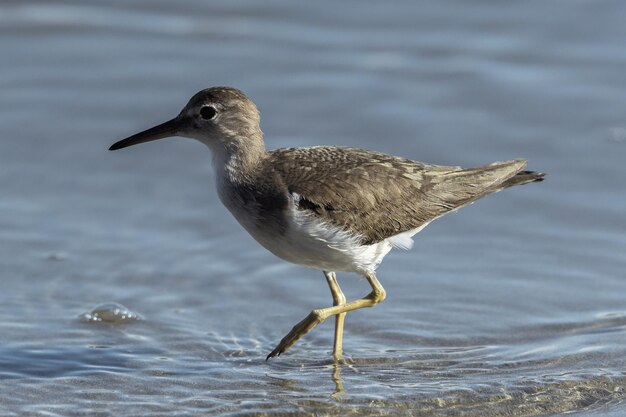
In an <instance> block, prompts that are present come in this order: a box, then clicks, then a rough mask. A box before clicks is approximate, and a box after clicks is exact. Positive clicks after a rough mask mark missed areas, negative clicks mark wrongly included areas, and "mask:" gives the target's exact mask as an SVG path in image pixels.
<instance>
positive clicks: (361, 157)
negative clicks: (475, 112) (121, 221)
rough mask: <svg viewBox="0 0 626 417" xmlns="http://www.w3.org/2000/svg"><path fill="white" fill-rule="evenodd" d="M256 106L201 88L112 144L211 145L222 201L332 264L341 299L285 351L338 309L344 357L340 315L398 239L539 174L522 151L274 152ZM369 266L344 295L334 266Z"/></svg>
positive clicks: (379, 296) (304, 325)
mask: <svg viewBox="0 0 626 417" xmlns="http://www.w3.org/2000/svg"><path fill="white" fill-rule="evenodd" d="M259 124H260V115H259V111H258V109H257V108H256V106H255V105H254V103H252V101H250V100H249V99H248V98H247V97H246V95H245V94H244V93H243V92H241V91H239V90H237V89H234V88H231V87H213V88H209V89H206V90H202V91H200V92H199V93H197V94H196V95H194V96H193V97H192V98H191V99H190V100H189V103H188V104H187V105H186V106H185V108H184V109H183V110H182V111H181V112H180V114H179V115H178V116H177V117H176V118H174V119H172V120H170V121H168V122H165V123H163V124H161V125H158V126H155V127H153V128H151V129H148V130H146V131H144V132H141V133H138V134H136V135H133V136H131V137H129V138H127V139H124V140H122V141H119V142H117V143H115V144H114V145H113V146H111V148H110V149H111V150H115V149H120V148H123V147H126V146H131V145H135V144H138V143H143V142H147V141H151V140H155V139H159V138H163V137H168V136H184V137H190V138H194V139H197V140H199V141H200V142H202V143H204V144H206V145H207V146H208V147H209V148H210V149H211V150H212V152H213V161H214V167H215V173H216V175H215V177H216V182H217V190H218V195H219V197H220V200H221V201H222V202H223V203H224V205H225V206H226V207H227V208H228V209H229V210H230V212H231V213H232V214H233V216H234V217H235V218H236V219H237V220H238V221H239V223H240V224H241V225H242V226H243V227H244V228H245V229H246V230H247V231H248V232H249V233H250V234H251V235H252V236H253V237H254V238H255V239H256V240H257V241H258V242H259V243H260V244H261V245H263V246H264V247H265V248H267V249H268V250H270V251H271V252H272V253H274V254H275V255H277V256H279V257H281V258H283V259H285V260H287V261H290V262H294V263H297V264H300V265H305V266H309V267H313V268H317V269H321V270H323V271H325V276H326V279H327V281H328V284H329V286H330V289H331V292H332V294H333V298H334V300H335V306H334V307H329V308H325V309H319V310H314V311H312V312H311V314H310V315H309V316H307V318H305V319H304V320H303V321H301V322H300V323H298V324H297V325H296V326H295V327H294V328H293V329H292V331H291V332H289V334H288V335H287V336H285V338H283V340H282V341H281V343H280V344H279V345H278V347H277V348H276V349H274V350H273V351H272V353H270V355H269V356H268V357H272V356H275V355H280V354H281V353H282V352H284V351H285V350H286V349H288V348H289V347H290V346H291V345H293V344H294V343H295V342H296V341H297V340H298V339H299V338H300V337H301V336H302V335H304V334H305V333H307V332H308V331H310V330H311V329H312V328H313V327H315V325H317V324H318V323H320V322H321V321H323V320H324V319H325V318H327V317H329V316H331V315H336V316H337V322H336V331H335V346H334V350H333V353H334V355H335V356H336V357H338V356H341V340H342V339H341V334H342V332H343V316H344V315H345V313H346V312H348V311H352V310H355V309H358V308H363V307H372V306H374V305H376V304H377V303H379V302H381V301H382V300H383V299H384V298H385V292H384V289H383V288H382V286H381V285H380V283H379V282H378V280H377V278H376V276H375V270H376V268H377V267H378V265H379V264H380V262H381V261H382V260H383V258H384V257H385V255H386V254H387V253H388V252H389V250H391V249H392V247H401V248H405V249H406V248H409V247H410V246H411V243H412V240H411V237H412V236H413V235H414V234H415V233H417V232H419V231H420V230H421V229H422V228H423V227H425V226H426V225H427V224H429V223H430V222H431V221H432V220H434V219H436V218H438V217H441V216H442V215H444V214H446V213H448V212H451V211H454V210H456V209H458V208H461V207H463V206H465V205H467V204H469V203H471V202H473V201H475V200H477V199H478V198H481V197H483V196H485V195H487V194H490V193H493V192H496V191H499V190H501V189H503V188H507V187H510V186H513V185H518V184H525V183H528V182H534V181H541V180H542V179H543V174H541V173H537V172H532V171H522V169H523V168H524V166H526V161H525V160H511V161H504V162H494V163H492V164H489V165H485V166H481V167H478V168H469V169H463V168H460V167H456V166H438V165H429V164H424V163H421V162H417V161H412V160H409V159H405V158H399V157H395V156H390V155H386V154H383V153H380V152H373V151H366V150H362V149H354V148H340V147H333V146H317V147H309V148H287V149H277V150H273V151H269V152H267V151H266V150H265V144H264V141H263V134H262V132H261V129H260V126H259ZM330 271H351V272H357V273H360V274H362V275H363V276H364V277H365V278H366V279H367V280H368V282H369V283H370V285H371V286H372V292H371V293H370V294H369V295H368V296H366V297H364V298H362V299H359V300H356V301H352V302H349V303H345V297H344V296H343V293H341V289H340V288H339V285H338V283H337V281H336V278H335V275H334V272H330Z"/></svg>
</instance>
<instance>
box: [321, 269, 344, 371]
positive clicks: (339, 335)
mask: <svg viewBox="0 0 626 417" xmlns="http://www.w3.org/2000/svg"><path fill="white" fill-rule="evenodd" d="M324 276H325V277H326V281H327V282H328V286H329V287H330V293H331V294H332V296H333V306H340V305H344V304H345V303H346V296H345V295H343V292H342V291H341V288H340V287H339V283H338V282H337V276H336V275H335V273H334V272H326V271H324ZM345 319H346V313H339V314H337V315H336V316H335V343H334V345H333V357H334V358H335V360H339V359H341V357H342V355H343V323H344V320H345Z"/></svg>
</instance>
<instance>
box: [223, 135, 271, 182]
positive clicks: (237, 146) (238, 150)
mask: <svg viewBox="0 0 626 417" xmlns="http://www.w3.org/2000/svg"><path fill="white" fill-rule="evenodd" d="M212 148H213V147H212ZM212 151H213V165H214V167H215V170H216V173H217V176H218V179H219V180H220V181H224V180H225V181H227V182H229V183H235V184H243V183H246V182H250V181H253V179H254V178H255V176H256V174H257V172H258V170H259V168H260V166H261V163H262V162H263V160H264V159H265V158H266V157H267V152H266V151H265V144H264V142H263V137H262V136H251V137H245V138H241V139H239V138H237V139H234V140H229V141H228V142H227V143H226V144H220V145H219V146H218V147H217V148H213V149H212Z"/></svg>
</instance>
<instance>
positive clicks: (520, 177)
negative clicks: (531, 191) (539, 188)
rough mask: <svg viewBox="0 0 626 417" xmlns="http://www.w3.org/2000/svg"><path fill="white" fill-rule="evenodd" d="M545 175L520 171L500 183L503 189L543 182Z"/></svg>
mask: <svg viewBox="0 0 626 417" xmlns="http://www.w3.org/2000/svg"><path fill="white" fill-rule="evenodd" d="M545 176H546V174H544V173H543V172H536V171H520V172H518V173H517V174H516V175H514V176H512V177H511V178H509V179H508V180H506V181H504V182H503V183H502V187H503V188H508V187H512V186H514V185H522V184H528V183H531V182H539V181H543V179H544V177H545Z"/></svg>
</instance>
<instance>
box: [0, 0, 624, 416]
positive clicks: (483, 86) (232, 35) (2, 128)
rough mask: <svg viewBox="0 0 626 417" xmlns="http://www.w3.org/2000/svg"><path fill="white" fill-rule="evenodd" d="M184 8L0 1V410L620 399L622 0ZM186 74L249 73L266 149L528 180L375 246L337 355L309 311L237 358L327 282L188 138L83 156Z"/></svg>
mask: <svg viewBox="0 0 626 417" xmlns="http://www.w3.org/2000/svg"><path fill="white" fill-rule="evenodd" d="M211 3H212V4H211ZM211 3H209V2H202V1H198V0H181V1H177V2H169V1H151V2H147V1H135V2H127V1H121V0H119V1H114V0H111V1H106V2H103V1H101V2H83V1H56V0H48V1H27V0H20V1H4V2H2V3H1V4H0V56H1V64H0V92H1V94H0V288H1V290H0V414H2V415H6V416H10V415H42V416H43V415H46V416H57V415H58V416H68V415H102V416H106V415H138V416H149V415H150V416H152V415H168V416H187V415H218V414H219V415H229V416H241V415H252V414H268V415H269V414H271V415H279V414H282V415H287V414H289V415H299V414H303V415H351V414H354V415H394V414H401V415H432V414H437V415H450V416H458V415H470V416H490V415H494V416H495V415H511V416H527V415H551V414H557V413H561V412H565V411H568V412H572V413H573V414H572V415H575V416H599V415H602V416H621V415H624V413H626V405H625V404H624V399H625V398H626V393H625V389H626V378H625V375H624V371H625V358H626V303H625V294H626V277H625V276H624V274H625V272H624V271H625V270H626V253H625V248H626V233H625V232H626V219H625V213H626V187H625V185H624V184H625V179H626V164H625V162H626V93H625V91H626V90H625V87H624V86H626V42H625V40H626V25H625V24H624V19H625V16H626V15H625V14H624V12H625V11H626V9H625V8H624V4H623V2H621V1H619V0H614V1H610V0H606V1H596V2H587V1H568V2H562V1H543V2H514V3H512V2H507V3H501V2H493V1H475V2H462V1H436V2H435V1H432V2H414V1H408V0H407V1H398V2H393V3H388V2H366V3H364V2H360V1H346V2H341V3H336V2H325V3H324V2H323V3H319V2H315V3H312V2H288V1H270V2H255V1H250V0H248V1H229V2H221V3H218V2H211ZM212 85H231V86H235V87H238V88H240V89H242V90H244V91H245V92H247V93H248V94H249V95H250V97H251V98H252V99H253V100H254V101H255V102H256V103H257V104H258V106H259V107H260V109H261V111H262V115H263V119H262V127H263V130H264V132H265V134H266V140H267V145H268V147H269V148H277V147H283V146H304V145H316V144H336V145H345V146H354V147H362V148H368V149H375V150H379V151H384V152H387V153H391V154H396V155H402V156H405V157H408V158H412V159H417V160H421V161H426V162H430V163H438V164H452V165H464V166H472V165H480V164H484V163H488V162H492V161H495V160H503V159H511V158H520V157H521V158H528V159H529V160H530V164H529V168H530V169H534V170H541V171H544V172H547V173H548V174H549V176H548V181H546V182H544V183H541V184H533V185H529V186H524V187H518V188H515V189H514V190H508V191H506V192H503V193H500V194H498V195H495V196H491V197H487V198H485V199H483V200H481V201H479V202H477V203H476V204H474V205H472V206H471V207H467V208H465V209H463V210H462V211H460V212H459V213H456V214H453V215H450V216H447V217H445V218H443V219H440V220H438V221H437V222H435V223H434V224H432V225H431V226H430V227H428V228H427V229H425V230H424V231H423V232H421V233H420V235H418V236H417V238H416V244H415V247H414V249H413V250H412V251H411V252H408V253H407V252H401V251H396V252H393V253H392V254H390V255H389V256H388V257H387V258H386V261H385V263H383V265H382V267H381V268H380V269H379V277H380V280H381V282H382V283H383V285H384V286H385V287H386V289H387V292H388V299H387V301H386V302H385V303H383V304H381V305H379V306H377V307H376V308H374V309H368V310H363V311H358V312H355V313H351V314H349V315H348V318H347V323H346V335H345V342H344V343H345V346H344V347H345V350H346V353H347V356H348V362H349V363H348V364H347V365H341V366H336V365H333V364H332V361H331V359H330V350H331V345H332V320H329V321H328V322H327V323H324V324H323V325H321V326H319V327H318V328H317V329H315V330H314V331H313V332H312V333H310V334H309V335H307V336H306V337H305V338H304V339H303V340H302V341H301V342H299V343H298V344H297V345H296V346H294V347H293V348H292V349H291V350H290V351H289V352H288V353H287V354H286V355H284V356H282V357H280V358H278V359H276V360H271V361H268V362H265V355H266V354H267V353H268V352H269V351H270V350H271V349H272V348H273V347H274V346H275V344H276V343H277V342H278V341H279V340H280V338H281V337H282V336H283V335H284V334H285V333H286V332H287V331H288V330H289V329H290V328H291V326H292V325H293V324H294V323H295V322H297V321H298V320H300V319H301V318H303V317H304V316H305V315H306V314H307V313H308V312H309V311H310V310H311V309H313V308H318V307H323V306H327V305H330V303H331V298H330V294H329V293H328V289H327V286H326V283H325V281H324V278H323V276H322V274H321V273H319V272H317V271H313V270H307V269H304V268H301V267H298V266H295V265H290V264H287V263H285V262H283V261H281V260H279V259H276V258H274V257H273V256H272V255H270V254H269V253H268V252H266V251H265V250H264V249H263V248H261V247H260V246H259V245H258V244H256V243H255V242H254V241H253V240H252V239H251V238H250V237H248V236H247V235H246V233H245V232H244V231H243V230H242V229H241V228H240V227H239V226H238V225H237V224H236V222H235V220H233V219H232V218H231V217H230V215H229V214H228V213H227V211H226V210H225V209H224V208H223V207H222V206H221V204H220V203H219V201H218V200H217V197H216V193H215V187H214V184H213V173H212V171H211V166H210V153H209V151H208V150H207V149H205V148H204V147H203V146H202V145H200V144H198V143H196V142H194V141H189V140H181V139H169V140H164V141H159V142H155V143H152V144H149V145H143V146H139V147H136V148H132V149H128V150H125V151H123V152H119V153H115V154H112V153H110V152H108V151H107V148H108V146H109V145H110V144H111V143H113V142H114V141H116V140H118V139H121V138H123V137H125V136H127V135H129V134H132V133H135V132H137V131H139V130H142V129H144V128H147V127H150V126H152V125H154V124H156V123H158V122H161V121H164V120H166V119H169V118H170V117H172V116H174V115H175V114H176V113H177V112H178V111H179V110H180V109H181V108H182V106H183V105H184V104H185V103H186V101H187V99H188V98H189V97H190V96H191V95H192V94H194V93H195V92H196V91H197V90H200V89H202V88H205V87H208V86H212ZM339 279H340V283H341V285H342V286H343V288H344V289H345V291H346V293H347V295H348V298H357V297H359V296H361V295H363V294H365V293H367V291H368V286H367V283H366V282H364V281H363V280H360V279H358V278H356V277H354V276H350V275H346V274H343V275H339ZM103 303H120V304H121V305H122V306H124V307H126V308H127V309H129V310H130V311H129V312H125V313H124V314H127V316H126V320H118V321H116V320H114V319H115V317H116V316H115V315H114V313H115V308H118V307H116V306H115V305H114V306H113V307H111V304H108V306H106V305H105V307H104V312H103V310H99V311H96V312H92V311H91V310H92V309H93V308H94V307H96V306H98V305H101V304H103ZM119 308H122V307H119ZM107 309H109V310H107ZM86 312H87V313H89V312H91V313H92V314H91V316H89V317H94V314H95V316H96V317H109V318H110V316H111V314H113V321H109V322H107V321H106V320H105V321H97V320H86V319H85V317H87V316H81V314H83V313H86ZM107 314H108V315H107ZM128 314H136V315H138V316H139V317H137V316H132V315H131V316H128ZM129 317H130V318H132V319H133V320H128V318H129Z"/></svg>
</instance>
